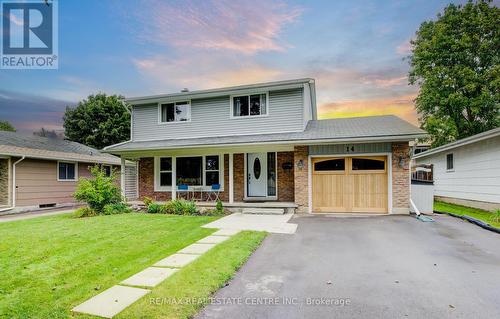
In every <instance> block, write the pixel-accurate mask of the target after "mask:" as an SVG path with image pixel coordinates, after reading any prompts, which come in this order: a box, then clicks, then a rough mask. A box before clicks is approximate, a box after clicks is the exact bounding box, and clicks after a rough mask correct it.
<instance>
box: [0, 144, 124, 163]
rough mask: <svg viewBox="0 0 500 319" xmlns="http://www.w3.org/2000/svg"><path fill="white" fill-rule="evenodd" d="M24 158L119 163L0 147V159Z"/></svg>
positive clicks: (64, 154) (13, 147)
mask: <svg viewBox="0 0 500 319" xmlns="http://www.w3.org/2000/svg"><path fill="white" fill-rule="evenodd" d="M1 156H9V157H23V156H24V157H25V158H32V159H41V160H54V161H57V160H59V161H71V162H83V163H99V164H110V165H120V164H121V161H120V159H119V158H116V159H112V158H107V157H105V156H91V155H82V154H75V153H65V152H53V151H45V150H39V149H30V148H24V147H15V146H5V145H0V157H1Z"/></svg>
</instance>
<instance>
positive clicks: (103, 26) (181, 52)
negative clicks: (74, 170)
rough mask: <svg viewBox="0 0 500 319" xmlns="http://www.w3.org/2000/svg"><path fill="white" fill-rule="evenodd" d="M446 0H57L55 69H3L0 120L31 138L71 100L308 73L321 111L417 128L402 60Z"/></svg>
mask: <svg viewBox="0 0 500 319" xmlns="http://www.w3.org/2000/svg"><path fill="white" fill-rule="evenodd" d="M449 2H450V0H447V1H437V0H432V1H430V0H427V1H423V0H420V1H411V0H408V1H405V0H401V1H375V0H374V1H352V0H351V1H339V0H336V1H286V2H285V1H279V0H273V1H262V0H252V1H239V0H227V1H226V0H221V1H206V0H203V1H155V0H143V1H141V0H133V1H125V0H109V1H91V0H85V1H60V2H59V69H58V70H0V120H9V121H11V122H12V123H13V124H14V125H15V126H16V127H17V128H18V130H19V131H21V132H25V133H31V132H32V131H33V130H36V129H39V128H40V127H42V126H44V127H45V128H49V129H61V128H62V120H61V117H62V114H63V112H64V109H65V107H66V105H75V103H76V102H77V101H79V100H81V99H83V98H85V97H86V96H88V95H89V94H91V93H95V92H99V91H101V92H105V93H107V94H121V95H124V96H127V97H130V96H138V95H149V94H159V93H171V92H178V91H180V90H181V89H182V88H184V87H187V88H189V89H190V90H197V89H206V88H215V87H224V86H230V85H237V84H247V83H255V82H267V81H274V80H283V79H291V78H301V77H312V78H315V79H316V85H317V98H318V107H319V114H320V117H321V118H331V117H339V116H342V117H347V116H366V115H378V114H395V115H398V116H400V117H402V118H404V119H406V120H408V121H410V122H412V123H415V124H417V122H418V121H417V115H416V112H415V111H414V107H413V102H412V101H413V99H414V98H415V96H416V94H417V92H418V88H417V87H412V86H409V85H408V80H407V72H408V63H407V61H405V60H403V58H404V57H405V56H407V55H408V54H409V49H410V46H409V40H410V39H411V38H412V36H413V35H414V34H415V31H416V30H417V28H418V26H419V25H420V23H421V22H423V21H424V20H429V19H434V18H435V17H436V15H437V13H438V12H440V11H442V9H443V8H444V7H445V6H446V4H448V3H449ZM454 2H455V1H454ZM461 2H463V1H461Z"/></svg>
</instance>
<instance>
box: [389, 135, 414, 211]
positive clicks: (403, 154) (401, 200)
mask: <svg viewBox="0 0 500 319" xmlns="http://www.w3.org/2000/svg"><path fill="white" fill-rule="evenodd" d="M409 152H410V145H409V143H408V142H398V143H392V213H393V214H408V213H409V202H410V158H409ZM400 158H402V159H403V162H404V165H403V167H400V165H399V162H400Z"/></svg>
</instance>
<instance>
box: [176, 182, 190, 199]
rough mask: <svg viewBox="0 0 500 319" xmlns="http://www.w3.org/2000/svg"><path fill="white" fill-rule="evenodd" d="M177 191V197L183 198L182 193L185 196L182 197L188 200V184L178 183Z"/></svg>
mask: <svg viewBox="0 0 500 319" xmlns="http://www.w3.org/2000/svg"><path fill="white" fill-rule="evenodd" d="M177 192H178V193H179V198H183V197H182V195H183V194H184V195H185V196H186V197H184V199H186V200H189V186H188V185H187V184H179V186H177Z"/></svg>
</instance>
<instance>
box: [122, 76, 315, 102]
mask: <svg viewBox="0 0 500 319" xmlns="http://www.w3.org/2000/svg"><path fill="white" fill-rule="evenodd" d="M304 84H310V85H311V86H312V87H313V88H314V79H312V78H302V79H293V80H284V81H274V82H265V83H254V84H246V85H238V86H229V87H223V88H216V89H208V90H196V91H187V92H178V93H169V94H160V95H149V96H139V97H131V98H126V99H125V101H126V102H127V103H130V104H133V105H141V104H150V103H157V102H160V101H161V102H164V101H165V102H166V101H170V100H179V99H201V98H210V97H217V96H224V95H234V94H238V93H242V92H245V93H246V92H249V91H252V90H260V91H262V90H270V89H272V90H286V89H292V88H299V87H303V85H304ZM315 102H316V101H314V104H315Z"/></svg>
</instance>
